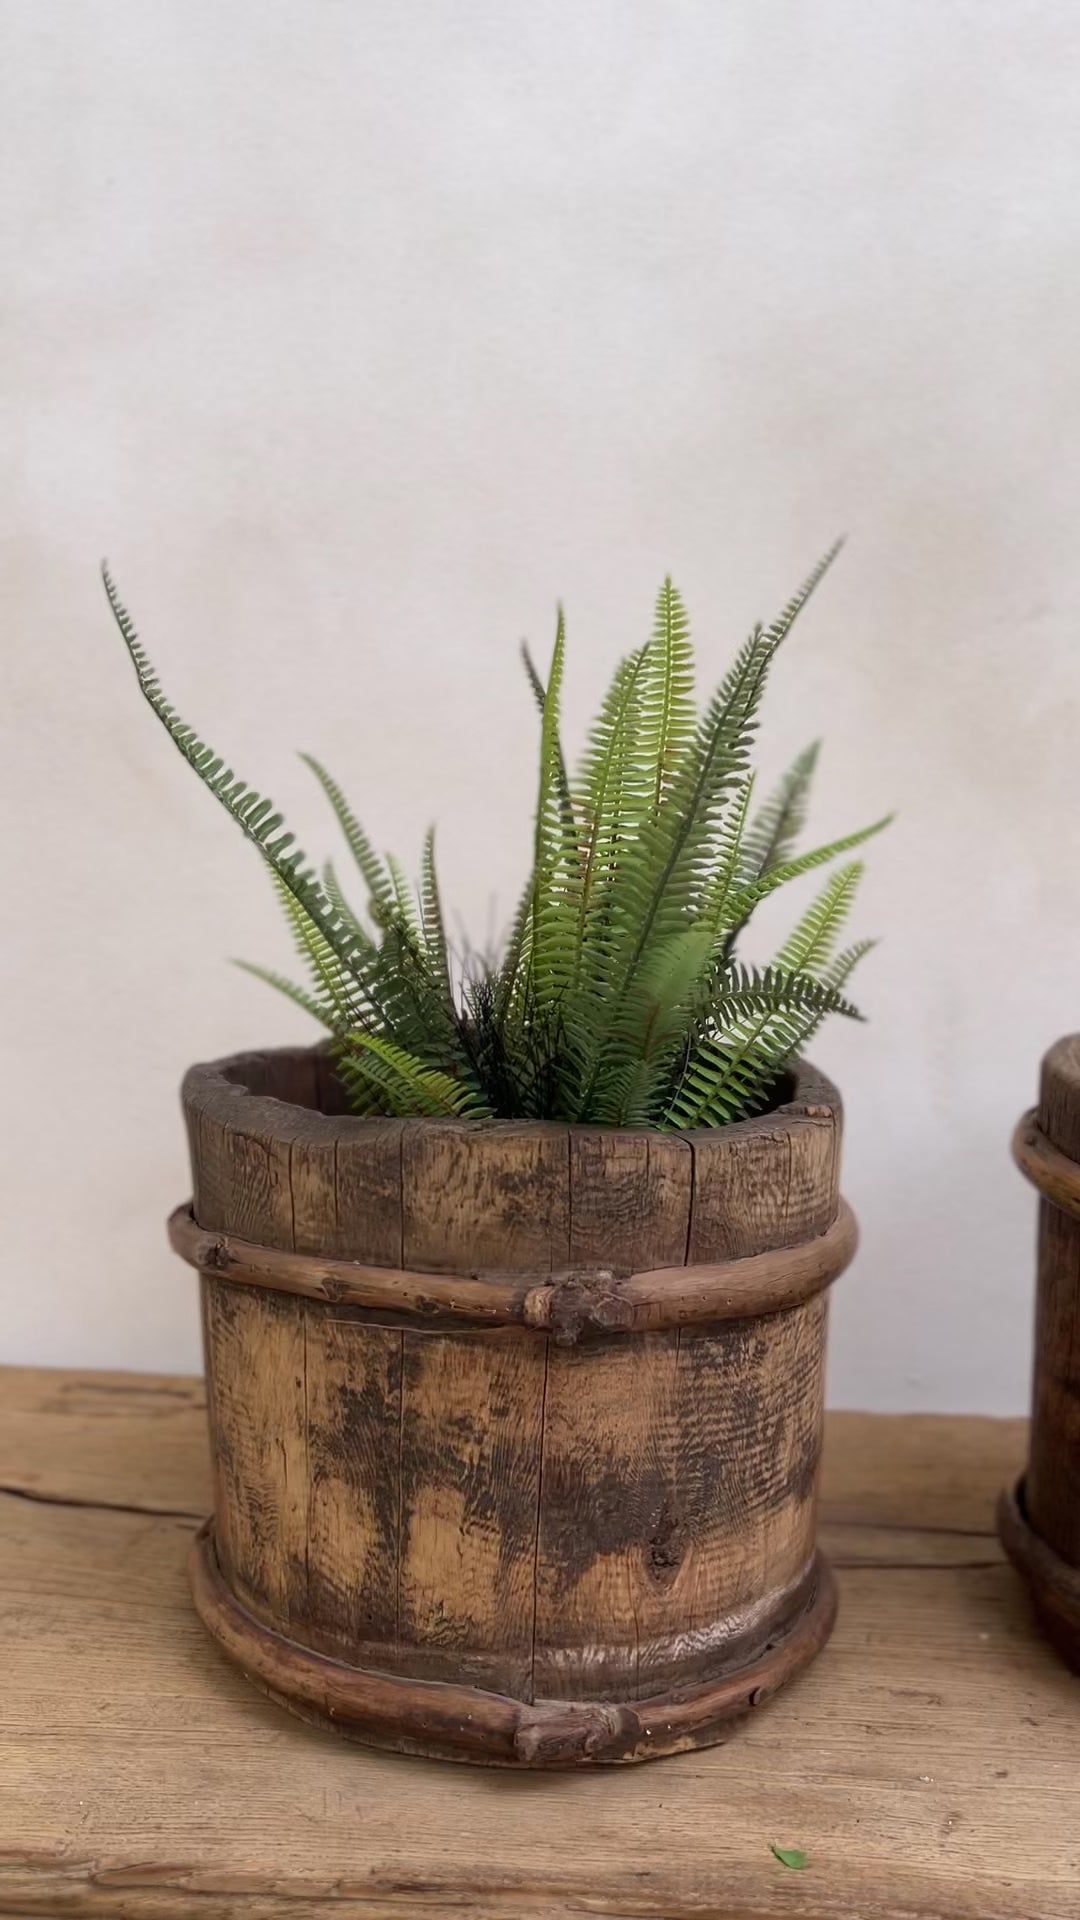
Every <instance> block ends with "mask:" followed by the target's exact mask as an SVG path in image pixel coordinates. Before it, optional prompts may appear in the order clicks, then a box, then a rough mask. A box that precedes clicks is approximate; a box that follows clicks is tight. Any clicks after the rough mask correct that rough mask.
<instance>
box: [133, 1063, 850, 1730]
mask: <svg viewBox="0 0 1080 1920" xmlns="http://www.w3.org/2000/svg"><path fill="white" fill-rule="evenodd" d="M788 1091H789V1095H790V1097H789V1098H788V1099H787V1101H786V1103H785V1104H783V1105H781V1106H779V1107H778V1108H776V1109H775V1110H774V1111H772V1112H770V1113H769V1114H767V1115H765V1116H764V1117H762V1118H761V1119H755V1120H751V1121H746V1122H743V1123H740V1124H739V1125H736V1126H731V1127H727V1128H723V1129H716V1130H703V1131H700V1132H697V1133H693V1134H682V1135H677V1134H662V1133H647V1132H622V1131H617V1130H603V1129H591V1128H584V1127H567V1126H560V1125H554V1124H551V1125H549V1124H541V1123H537V1122H522V1123H516V1122H460V1121H449V1120H409V1121H401V1120H361V1119H357V1118H354V1117H350V1116H348V1115H346V1114H344V1113H342V1112H341V1111H340V1107H341V1105H342V1100H341V1092H340V1088H339V1087H338V1085H337V1083H336V1081H335V1079H334V1075H333V1071H332V1067H331V1066H330V1063H329V1061H328V1059H327V1056H326V1055H325V1054H324V1053H322V1052H320V1051H319V1050H318V1049H315V1050H312V1051H301V1050H288V1051H281V1052H273V1053H266V1054H255V1055H243V1056H238V1057H236V1058H235V1059H231V1060H225V1061H221V1062H218V1063H217V1064H215V1065H212V1066H200V1067H194V1068H193V1069H192V1070H191V1072H190V1073H189V1074H188V1075H187V1078H186V1080H185V1082H184V1089H183V1099H184V1107H185V1112H186V1116H187V1122H188V1128H189V1136H190V1143H191V1162H192V1169H193V1173H194V1200H193V1204H192V1206H185V1207H182V1208H180V1209H178V1211H177V1212H176V1213H175V1214H174V1215H173V1217H172V1220H171V1222H170V1231H171V1236H172V1241H173V1245H174V1246H175V1247H176V1248H177V1250H178V1251H179V1252H180V1253H181V1254H183V1256H184V1257H185V1259H187V1260H188V1261H190V1262H191V1263H192V1264H193V1265H194V1266H196V1267H197V1268H198V1269H199V1271H200V1274H201V1283H202V1303H203V1326H204V1337H205V1349H206V1372H207V1392H208V1400H209V1415H210V1431H211V1440H212V1447H213V1459H214V1476H215V1507H214V1515H213V1518H212V1520H210V1521H209V1522H208V1523H207V1525H206V1526H205V1527H204V1528H203V1530H202V1531H201V1533H200V1534H199V1536H198V1538H197V1540H196V1543H195V1546H194V1549H193V1556H192V1562H191V1575H192V1584H193V1590H194V1596H195V1603H196V1606H197V1607H198V1610H199V1612H200V1614H201V1616H202V1619H203V1620H204V1622H205V1624H206V1625H207V1627H208V1628H209V1630H210V1632H211V1633H212V1634H213V1635H214V1636H215V1638H216V1639H217V1640H218V1641H219V1642H220V1644H221V1645H222V1647H223V1648H224V1649H225V1651H226V1652H227V1653H228V1654H229V1655H230V1656H231V1657H232V1658H233V1659H234V1660H235V1661H237V1662H238V1664H239V1665H240V1666H241V1667H242V1668H243V1669H244V1671H245V1672H246V1673H247V1674H248V1675H249V1676H250V1677H251V1678H252V1679H253V1680H254V1681H256V1682H257V1683H258V1685H259V1686H261V1687H262V1688H263V1689H264V1690H265V1691H266V1692H268V1693H270V1694H271V1695H272V1696H274V1697H275V1698H277V1699H279V1700H280V1701H281V1702H282V1704H284V1705H285V1706H287V1707H289V1708H291V1709H292V1710H293V1711H294V1712H296V1713H298V1714H300V1715H301V1716H302V1717H304V1718H307V1719H313V1720H316V1721H318V1722H320V1723H322V1724H329V1725H333V1726H334V1727H336V1728H338V1729H340V1731H341V1732H343V1733H347V1734H349V1735H351V1736H352V1737H353V1738H355V1739H358V1740H361V1741H365V1742H368V1743H370V1744H373V1745H378V1746H384V1747H393V1748H397V1749H400V1750H403V1751H406V1752H410V1753H422V1754H430V1755H437V1756H440V1757H442V1758H445V1759H453V1760H466V1761H474V1762H478V1763H480V1764H485V1765H492V1766H508V1767H513V1766H518V1767H521V1766H560V1765H561V1766H567V1765H569V1766H580V1765H586V1764H592V1763H609V1762H622V1761H631V1760H645V1759H649V1758H652V1757H654V1756H658V1755H660V1754H666V1753H672V1752H675V1751H678V1750H679V1749H681V1748H687V1747H696V1746H702V1745H706V1744H708V1743H711V1742H714V1741H716V1740H719V1739H721V1738H723V1737H724V1734H725V1731H726V1730H727V1728H728V1726H729V1724H730V1723H731V1722H733V1721H734V1720H735V1719H737V1717H738V1716H739V1715H740V1714H742V1713H744V1712H746V1711H747V1710H748V1709H750V1708H752V1707H755V1706H757V1705H758V1704H759V1703H760V1702H761V1701H763V1700H764V1699H766V1698H767V1697H768V1696H769V1695H770V1694H771V1693H773V1692H774V1691H775V1690H776V1689H777V1688H778V1687H779V1686H781V1685H782V1684H783V1682H784V1681H785V1680H787V1679H788V1678H790V1676H791V1675H792V1674H794V1673H796V1672H797V1671H798V1670H799V1668H801V1667H802V1666H804V1665H805V1664H806V1662H807V1661H808V1660H810V1659H811V1658H812V1657H813V1655H814V1654H815V1653H816V1652H817V1651H818V1650H819V1648H820V1647H821V1646H822V1645H823V1643H824V1641H825V1640H826V1638H827V1636H828V1634H829V1631H830V1628H831V1625H832V1621H833V1616H834V1609H835V1601H834V1590H833V1583H832V1579H831V1576H830V1574H829V1572H828V1569H827V1568H826V1566H825V1564H824V1562H823V1561H822V1559H821V1556H820V1554H819V1553H818V1552H817V1551H816V1547H815V1508H816V1489H817V1477H818V1458H819V1452H820V1447H821V1437H822V1411H823V1362H824V1349H825V1318H826V1298H827V1294H826V1290H827V1288H828V1286H829V1283H830V1281H831V1280H832V1279H833V1278H834V1277H835V1276H836V1274H838V1273H839V1272H840V1271H841V1270H842V1268H843V1267H844V1266H845V1265H846V1264H847V1262H848V1260H849V1259H850V1257H851V1254H852V1252H853V1250H854V1245H855V1227H854V1222H853V1219H852V1216H851V1213H850V1211H849V1210H848V1209H847V1207H846V1206H845V1205H844V1204H843V1202H841V1201H840V1199H839V1196H838V1187H837V1175H838V1165H839V1155H840V1124H841V1114H840V1101H839V1097H838V1095H837V1093H836V1091H835V1089H834V1088H833V1087H832V1086H830V1085H829V1084H828V1082H827V1081H825V1080H823V1079H822V1078H821V1077H820V1076H819V1075H817V1074H816V1073H814V1072H813V1071H812V1069H810V1068H808V1067H804V1068H800V1069H799V1070H798V1071H797V1073H795V1074H794V1075H793V1076H792V1077H791V1079H790V1082H789V1088H788Z"/></svg>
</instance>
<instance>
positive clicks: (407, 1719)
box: [188, 1521, 836, 1767]
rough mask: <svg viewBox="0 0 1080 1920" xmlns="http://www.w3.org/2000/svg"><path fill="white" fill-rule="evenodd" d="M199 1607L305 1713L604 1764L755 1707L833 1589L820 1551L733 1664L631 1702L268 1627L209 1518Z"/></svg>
mask: <svg viewBox="0 0 1080 1920" xmlns="http://www.w3.org/2000/svg"><path fill="white" fill-rule="evenodd" d="M188 1572H189V1576H190V1580H191V1589H192V1595H193V1598H194V1601H195V1607H196V1610H197V1612H198V1614H199V1617H200V1619H201V1620H202V1622H203V1625H204V1626H205V1627H206V1628H207V1629H208V1631H209V1632H210V1633H211V1634H212V1635H213V1637H214V1638H215V1640H217V1642H218V1644H219V1645H220V1647H221V1648H222V1650H223V1651H224V1652H225V1653H226V1654H227V1655H228V1656H229V1658H230V1659H232V1660H234V1661H235V1662H236V1663H237V1665H238V1666H239V1667H241V1668H242V1670H243V1671H244V1672H245V1673H246V1674H247V1675H248V1677H249V1679H252V1680H254V1681H255V1682H256V1683H257V1684H258V1685H260V1686H262V1687H264V1688H265V1689H266V1690H267V1691H268V1692H269V1693H271V1694H272V1695H273V1696H274V1698H276V1699H278V1700H280V1701H281V1702H282V1703H283V1704H284V1705H285V1706H287V1707H290V1708H291V1709H292V1710H293V1711H294V1712H298V1713H299V1714H300V1715H301V1717H302V1718H306V1719H315V1720H317V1721H319V1722H321V1723H322V1724H323V1725H326V1724H330V1725H333V1726H334V1727H335V1728H336V1729H338V1731H340V1732H342V1733H349V1732H352V1733H353V1734H354V1735H355V1736H356V1737H357V1738H360V1739H362V1740H364V1741H366V1742H368V1743H369V1744H372V1745H375V1746H379V1745H386V1746H393V1747H395V1748H397V1749H399V1750H400V1749H402V1748H405V1749H407V1750H411V1751H414V1752H418V1753H429V1754H433V1755H436V1756H438V1757H440V1758H442V1759H449V1760H464V1761H472V1762H473V1763H475V1764H479V1765H482V1766H503V1767H575V1766H603V1765H613V1764H618V1763H620V1762H622V1763H625V1762H627V1761H635V1760H649V1759H654V1758H657V1757H659V1756H660V1755H662V1754H665V1753H673V1752H678V1751H679V1750H680V1748H688V1747H695V1746H699V1745H703V1744H706V1743H710V1742H712V1741H714V1740H715V1739H716V1737H717V1736H716V1730H717V1728H718V1727H720V1726H722V1725H723V1723H724V1722H725V1721H729V1720H736V1719H738V1718H740V1717H741V1716H742V1715H744V1714H746V1713H748V1712H750V1711H751V1709H753V1708H754V1707H757V1706H760V1705H761V1704H762V1703H763V1702H764V1701H765V1700H767V1699H769V1698H770V1697H771V1696H772V1695H773V1694H774V1693H776V1692H777V1691H778V1689H779V1688H780V1687H782V1686H783V1685H784V1684H785V1682H786V1681H788V1680H790V1679H791V1678H792V1677H793V1675H794V1674H796V1673H797V1672H798V1671H799V1670H800V1669H801V1668H802V1667H804V1666H806V1665H807V1664H808V1663H809V1661H811V1660H812V1659H813V1658H814V1656H815V1655H816V1654H817V1653H819V1652H820V1651H821V1648H822V1647H823V1646H824V1645H825V1642H826V1640H827V1639H828V1637H829V1634H830V1632H831V1631H832V1626H833V1622H834V1620H835V1617H836V1588H835V1584H834V1581H833V1577H832V1574H831V1573H830V1571H829V1568H828V1565H827V1564H826V1562H825V1561H824V1560H823V1559H822V1558H821V1556H820V1555H818V1556H817V1557H816V1558H815V1560H814V1562H813V1564H812V1566H811V1567H810V1569H809V1572H808V1576H807V1580H806V1600H805V1604H804V1606H803V1607H802V1609H801V1611H800V1612H799V1613H798V1614H797V1615H796V1616H795V1617H794V1618H793V1619H792V1620H791V1621H790V1623H788V1624H787V1625H786V1626H785V1627H784V1628H782V1629H780V1630H779V1631H778V1633H777V1636H776V1639H775V1640H774V1641H772V1642H770V1643H769V1645H768V1646H766V1648H765V1649H764V1651H763V1652H762V1653H761V1654H760V1655H759V1656H758V1657H757V1658H756V1659H752V1660H750V1661H748V1662H747V1663H746V1664H745V1665H744V1666H742V1667H741V1668H739V1669H738V1670H737V1671H734V1672H731V1673H729V1674H726V1675H724V1676H721V1677H719V1678H717V1679H716V1680H713V1681H709V1682H706V1683H705V1684H703V1685H699V1686H694V1687H687V1688H680V1689H678V1690H677V1691H676V1692H673V1693H671V1694H669V1695H661V1696H656V1697H654V1698H650V1699H645V1700H633V1701H628V1702H608V1701H573V1700H536V1701H533V1702H528V1701H522V1700H515V1699H513V1698H512V1697H511V1696H510V1695H508V1694H501V1693H490V1692H487V1691H486V1690H484V1689H483V1688H480V1687H470V1686H462V1685H458V1684H456V1683H453V1682H450V1681H441V1680H413V1679H410V1678H409V1677H407V1676H404V1675H399V1674H390V1673H380V1672H373V1671H371V1670H368V1669H365V1668H361V1667H351V1666H349V1665H347V1664H346V1663H345V1662H343V1661H339V1660H333V1659H330V1658H328V1657H327V1656H326V1655H324V1654H320V1653H315V1652H313V1651H312V1650H311V1649H310V1648H309V1647H304V1646H301V1645H300V1644H299V1643H298V1642H297V1641H295V1640H290V1639H287V1638H286V1637H285V1636H284V1635H282V1634H279V1633H275V1632H274V1630H273V1629H272V1628H271V1627H268V1626H266V1625H265V1624H264V1623H263V1622H262V1621H261V1620H257V1619H256V1618H255V1617H254V1615H253V1614H251V1613H249V1611H248V1610H247V1608H246V1607H245V1606H243V1605H242V1603H241V1602H240V1601H239V1600H238V1599H237V1597H236V1595H235V1594H234V1593H233V1591H232V1589H231V1587H230V1586H229V1585H228V1582H227V1581H226V1579H225V1576H224V1574H223V1573H222V1570H221V1566H220V1564H219V1561H218V1556H217V1550H216V1547H215V1543H214V1531H213V1522H212V1521H207V1523H206V1525H205V1526H203V1527H202V1528H201V1529H200V1531H199V1532H198V1533H197V1534H196V1536H195V1539H194V1542H193V1543H192V1548H191V1554H190V1559H189V1563H188Z"/></svg>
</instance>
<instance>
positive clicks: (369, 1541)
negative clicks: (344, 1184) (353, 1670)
mask: <svg viewBox="0 0 1080 1920" xmlns="http://www.w3.org/2000/svg"><path fill="white" fill-rule="evenodd" d="M352 1333H353V1328H352V1326H351V1325H350V1322H349V1319H348V1316H347V1315H342V1313H341V1312H340V1311H335V1310H334V1309H332V1308H328V1307H318V1306H315V1305H313V1304H311V1303H309V1304H308V1306H307V1310H306V1350H307V1422H308V1426H307V1435H308V1458H309V1461H310V1470H311V1485H310V1492H309V1496H308V1503H307V1509H306V1514H305V1523H306V1554H307V1585H306V1593H305V1597H304V1602H303V1616H304V1621H305V1635H304V1637H305V1639H306V1640H307V1641H308V1642H309V1643H310V1644H312V1645H314V1646H321V1647H322V1648H323V1649H324V1650H325V1651H328V1652H332V1651H337V1652H339V1653H342V1654H344V1655H345V1656H346V1657H347V1658H348V1659H350V1660H353V1661H355V1662H358V1663H360V1664H364V1648H365V1646H373V1647H374V1648H375V1649H376V1650H377V1652H378V1654H379V1655H380V1656H384V1655H385V1649H386V1647H387V1646H388V1645H389V1646H392V1645H393V1642H394V1640H395V1638H396V1634H397V1579H396V1565H397V1542H398V1531H399V1525H400V1515H399V1475H398V1471H397V1456H398V1443H399V1433H400V1424H401V1335H400V1333H398V1332H396V1331H391V1330H389V1329H384V1328H380V1327H368V1328H365V1330H364V1336H363V1339H362V1341H359V1342H358V1341H356V1340H355V1339H354V1338H352V1337H351V1335H352Z"/></svg>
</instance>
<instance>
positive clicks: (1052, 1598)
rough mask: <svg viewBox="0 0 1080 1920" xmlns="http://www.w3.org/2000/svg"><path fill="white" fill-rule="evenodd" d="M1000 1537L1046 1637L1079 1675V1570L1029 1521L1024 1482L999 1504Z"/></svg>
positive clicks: (1011, 1490) (1008, 1488)
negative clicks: (1023, 1580)
mask: <svg viewBox="0 0 1080 1920" xmlns="http://www.w3.org/2000/svg"><path fill="white" fill-rule="evenodd" d="M997 1524H998V1537H999V1539H1000V1540H1001V1544H1002V1546H1003V1547H1004V1549H1005V1551H1006V1553H1007V1554H1008V1556H1009V1559H1010V1560H1011V1561H1012V1563H1013V1566H1014V1567H1015V1568H1016V1570H1017V1572H1018V1573H1020V1574H1022V1575H1023V1578H1024V1579H1025V1580H1026V1582H1027V1584H1028V1586H1029V1588H1030V1590H1031V1596H1032V1599H1033V1600H1034V1602H1035V1605H1036V1608H1037V1609H1038V1612H1039V1614H1040V1616H1041V1618H1042V1621H1043V1624H1044V1626H1045V1628H1046V1631H1047V1633H1048V1634H1049V1636H1050V1638H1051V1639H1052V1640H1053V1642H1054V1644H1055V1646H1056V1647H1057V1648H1058V1649H1059V1651H1060V1652H1061V1654H1062V1655H1063V1657H1064V1658H1065V1659H1066V1660H1067V1661H1068V1663H1069V1665H1070V1666H1072V1667H1074V1668H1076V1669H1077V1670H1078V1671H1080V1567H1074V1566H1071V1565H1070V1563H1069V1562H1068V1561H1067V1560H1063V1559H1062V1558H1061V1555H1060V1554H1059V1553H1055V1552H1054V1549H1053V1547H1051V1546H1049V1545H1048V1544H1047V1542H1046V1541H1045V1540H1044V1539H1043V1537H1042V1535H1041V1534H1039V1533H1036V1531H1035V1528H1034V1527H1033V1526H1032V1524H1031V1521H1030V1520H1029V1519H1028V1514H1027V1506H1026V1503H1025V1499H1024V1482H1023V1480H1022V1479H1021V1480H1020V1481H1019V1482H1018V1484H1017V1485H1016V1486H1015V1487H1007V1488H1006V1489H1005V1492H1004V1493H1003V1494H1002V1495H1001V1497H1000V1499H999V1500H998V1510H997Z"/></svg>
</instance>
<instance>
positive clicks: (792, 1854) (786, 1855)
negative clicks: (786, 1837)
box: [769, 1840, 808, 1873]
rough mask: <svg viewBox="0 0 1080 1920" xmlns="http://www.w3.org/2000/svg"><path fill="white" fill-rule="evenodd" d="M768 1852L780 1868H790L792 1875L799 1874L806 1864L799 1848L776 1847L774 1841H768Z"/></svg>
mask: <svg viewBox="0 0 1080 1920" xmlns="http://www.w3.org/2000/svg"><path fill="white" fill-rule="evenodd" d="M769 1851H770V1853H771V1854H773V1856H774V1857H775V1858H776V1859H777V1860H779V1862H780V1865H781V1866H782V1867H790V1868H791V1870H792V1872H793V1873H801V1872H802V1870H803V1868H804V1867H805V1866H806V1865H807V1864H808V1863H807V1858H806V1855H805V1853H804V1852H803V1850H802V1848H801V1847H778V1846H777V1844H776V1841H775V1840H770V1842H769Z"/></svg>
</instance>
